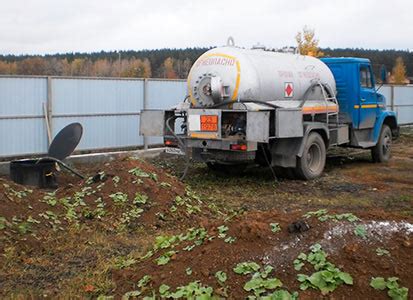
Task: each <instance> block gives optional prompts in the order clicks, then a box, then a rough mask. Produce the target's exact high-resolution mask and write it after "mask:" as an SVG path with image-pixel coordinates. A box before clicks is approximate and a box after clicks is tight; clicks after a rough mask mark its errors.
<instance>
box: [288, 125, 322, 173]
mask: <svg viewBox="0 0 413 300" xmlns="http://www.w3.org/2000/svg"><path fill="white" fill-rule="evenodd" d="M325 164H326V146H325V143H324V140H323V138H322V137H321V135H320V134H319V133H317V132H311V133H310V134H309V136H308V139H307V141H306V144H305V146H304V151H303V154H302V156H301V157H299V158H298V159H297V167H296V169H295V171H296V172H295V173H296V175H297V177H299V178H300V179H303V180H311V179H314V178H317V177H319V176H320V175H321V174H322V173H323V170H324V166H325Z"/></svg>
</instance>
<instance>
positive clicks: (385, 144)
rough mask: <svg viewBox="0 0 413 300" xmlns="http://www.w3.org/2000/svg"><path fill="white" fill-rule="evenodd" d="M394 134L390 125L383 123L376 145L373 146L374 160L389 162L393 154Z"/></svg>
mask: <svg viewBox="0 0 413 300" xmlns="http://www.w3.org/2000/svg"><path fill="white" fill-rule="evenodd" d="M391 141H392V134H391V130H390V127H389V126H387V125H385V124H383V126H382V128H381V132H380V136H379V140H378V141H377V144H376V146H374V147H373V148H371V157H372V158H373V161H374V162H388V161H389V159H390V156H391Z"/></svg>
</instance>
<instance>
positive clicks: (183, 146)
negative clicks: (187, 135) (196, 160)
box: [166, 116, 190, 180]
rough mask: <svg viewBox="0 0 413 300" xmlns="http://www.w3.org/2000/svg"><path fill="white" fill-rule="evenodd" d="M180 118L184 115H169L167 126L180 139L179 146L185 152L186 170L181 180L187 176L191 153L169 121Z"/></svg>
mask: <svg viewBox="0 0 413 300" xmlns="http://www.w3.org/2000/svg"><path fill="white" fill-rule="evenodd" d="M178 118H183V116H172V117H169V118H168V119H167V120H166V128H167V129H168V130H169V132H170V133H172V135H173V136H174V138H176V140H177V141H178V144H179V145H180V147H179V148H180V149H181V150H182V151H183V152H184V153H185V169H184V172H183V173H182V175H181V177H180V178H179V179H180V180H184V178H185V177H186V173H187V172H188V168H189V163H190V161H189V155H188V152H187V149H186V146H185V144H184V142H183V141H182V139H181V138H180V137H179V136H178V135H177V134H175V132H174V131H173V130H172V127H171V125H170V124H169V122H171V120H172V119H173V120H174V121H175V120H176V119H178Z"/></svg>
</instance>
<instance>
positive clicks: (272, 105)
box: [207, 100, 280, 109]
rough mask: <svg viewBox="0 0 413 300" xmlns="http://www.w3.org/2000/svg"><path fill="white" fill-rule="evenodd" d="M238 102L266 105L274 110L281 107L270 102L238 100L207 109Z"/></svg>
mask: <svg viewBox="0 0 413 300" xmlns="http://www.w3.org/2000/svg"><path fill="white" fill-rule="evenodd" d="M238 102H239V103H256V104H261V105H266V106H269V107H271V108H274V109H276V108H280V106H278V105H275V104H272V103H268V102H265V101H260V100H237V101H232V100H227V101H224V102H221V103H217V104H214V105H212V106H208V107H207V108H216V107H220V106H224V105H228V104H234V103H238Z"/></svg>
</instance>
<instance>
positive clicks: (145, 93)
mask: <svg viewBox="0 0 413 300" xmlns="http://www.w3.org/2000/svg"><path fill="white" fill-rule="evenodd" d="M147 106H148V79H147V78H145V79H144V80H143V109H146V108H147ZM143 149H144V150H148V138H147V137H146V136H144V137H143Z"/></svg>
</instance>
